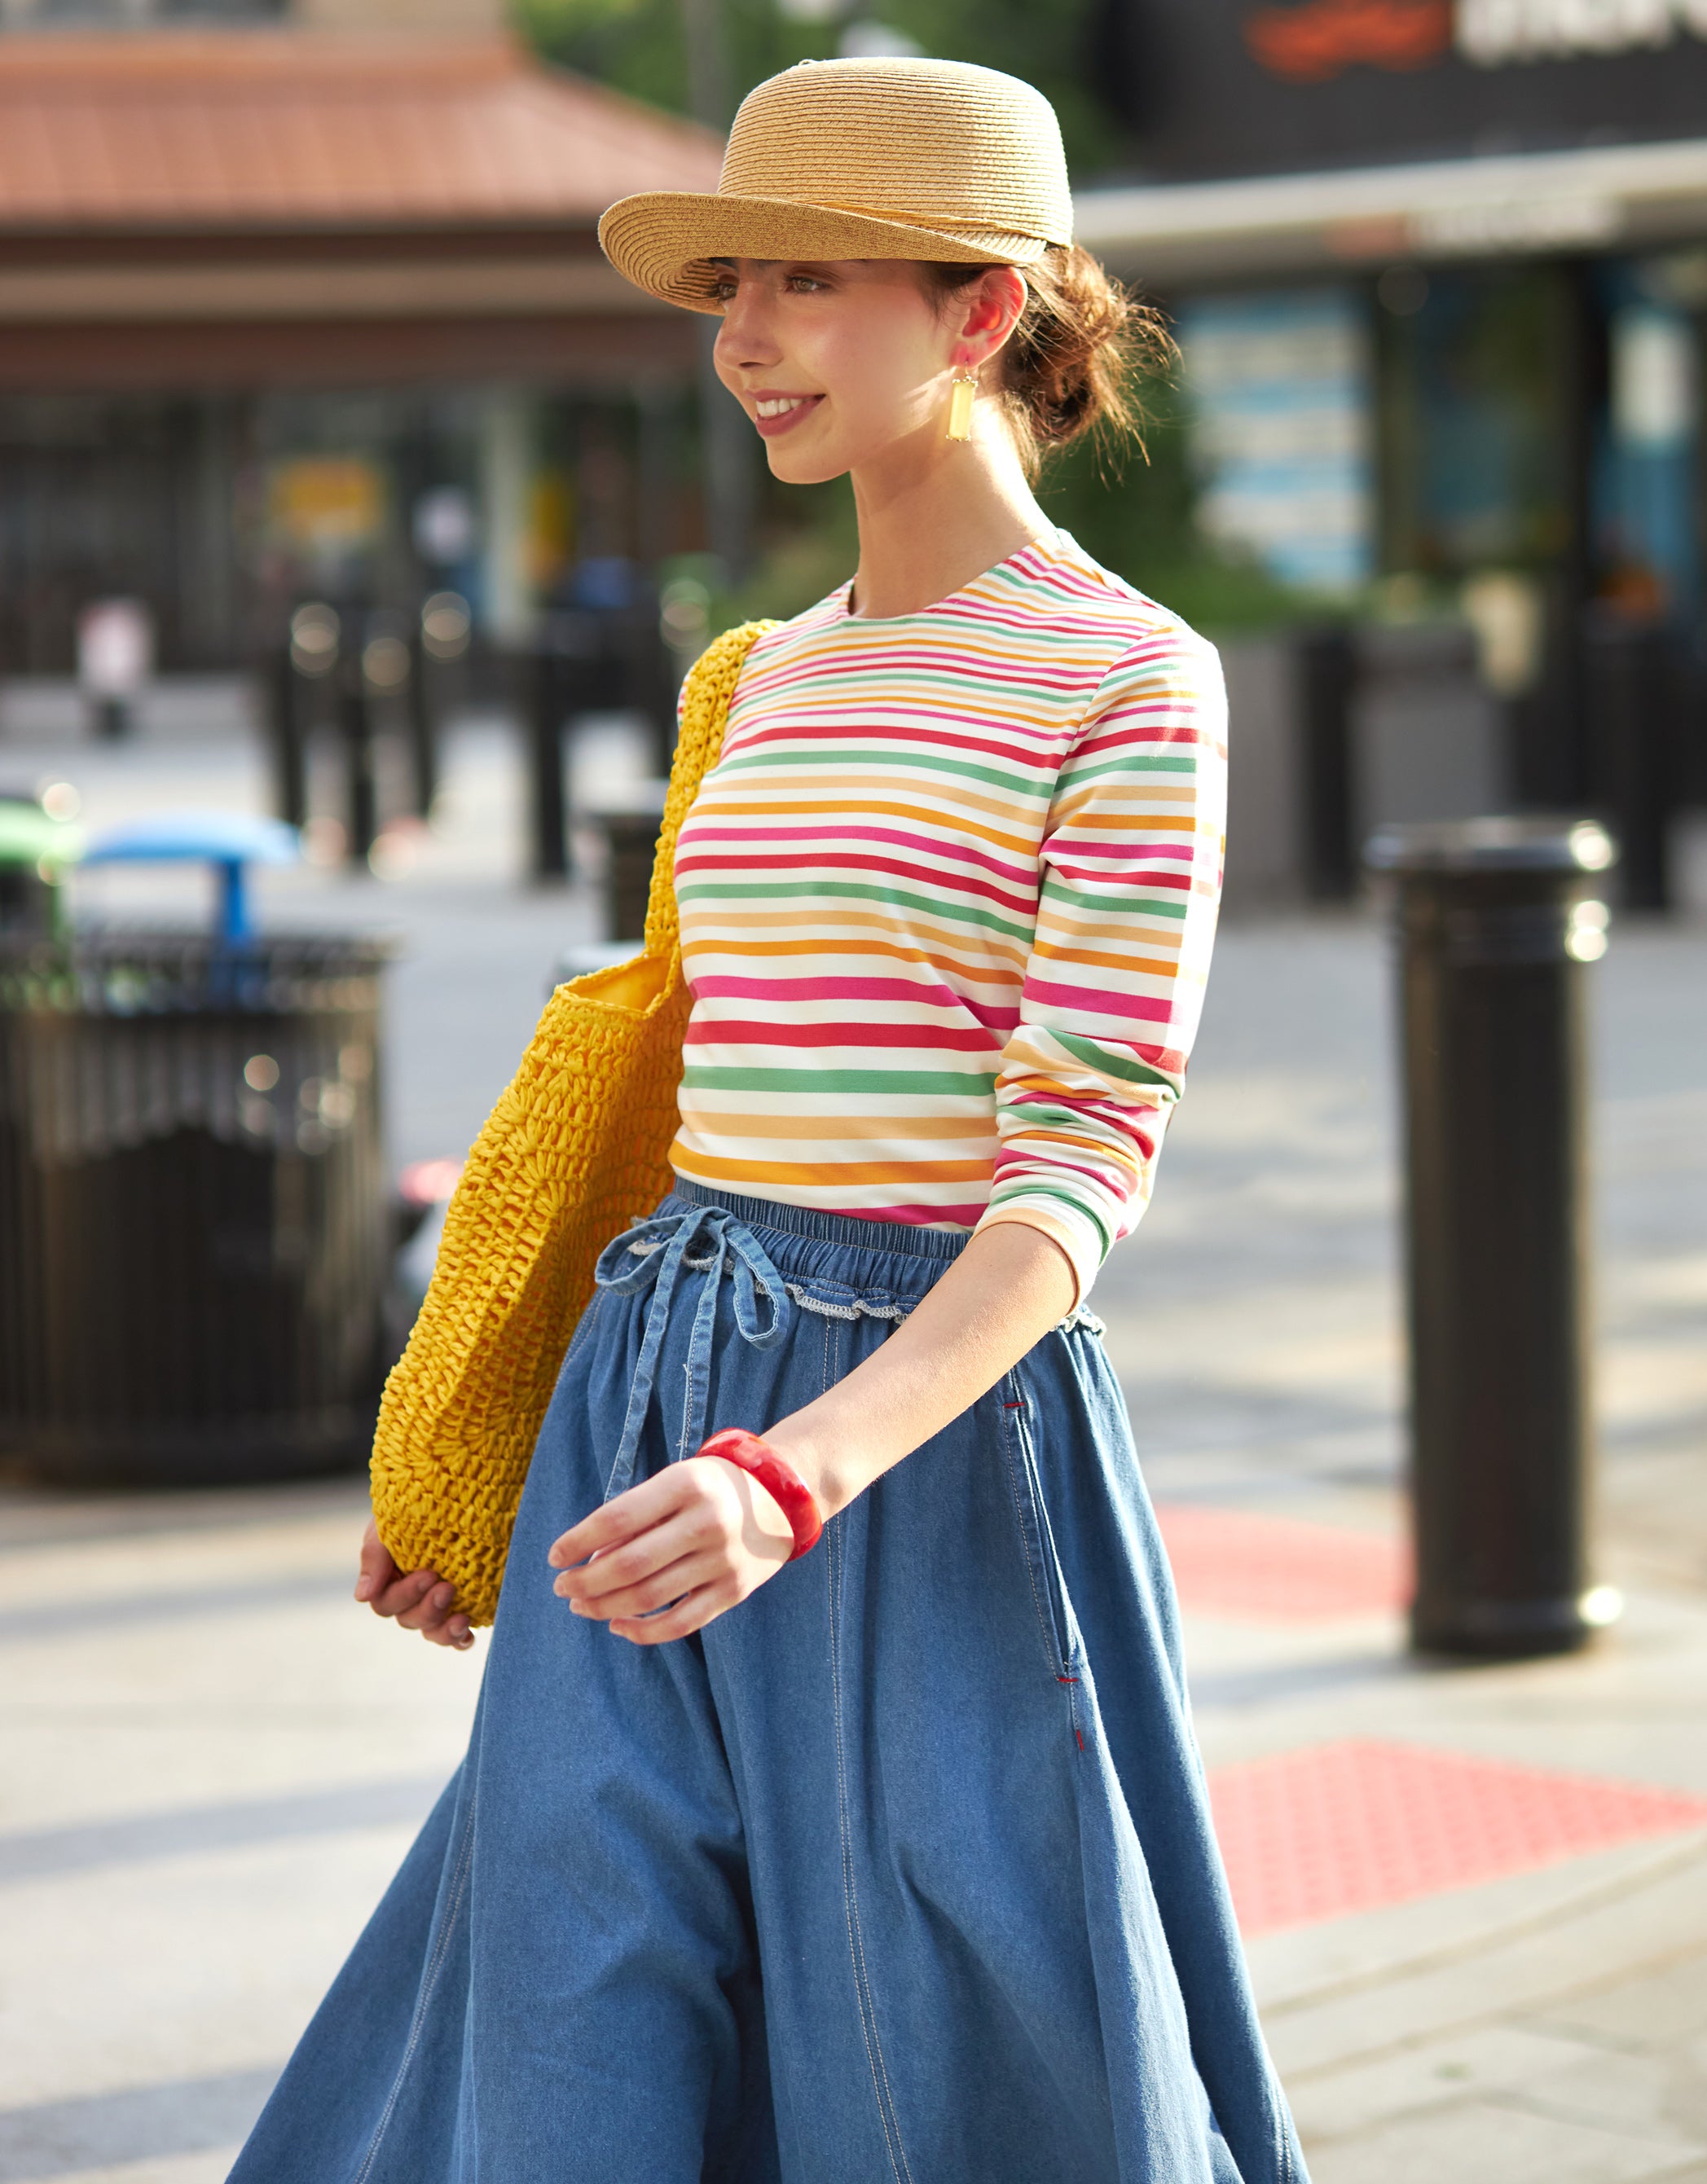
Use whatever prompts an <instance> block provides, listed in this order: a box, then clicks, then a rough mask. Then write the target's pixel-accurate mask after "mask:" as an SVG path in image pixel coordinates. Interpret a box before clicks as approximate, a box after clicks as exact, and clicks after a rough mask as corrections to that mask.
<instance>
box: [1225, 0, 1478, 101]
mask: <svg viewBox="0 0 1707 2184" xmlns="http://www.w3.org/2000/svg"><path fill="white" fill-rule="evenodd" d="M1245 42H1246V44H1247V46H1248V47H1250V49H1251V52H1252V54H1253V55H1254V57H1255V58H1256V59H1257V60H1258V61H1259V62H1260V63H1261V64H1262V65H1263V67H1264V68H1265V69H1267V70H1269V73H1270V75H1278V76H1284V77H1285V78H1286V80H1287V81H1288V82H1291V83H1325V82H1326V81H1328V80H1329V78H1330V76H1336V75H1342V74H1343V72H1344V71H1345V70H1347V69H1348V68H1356V67H1358V66H1359V65H1361V66H1363V67H1365V68H1381V69H1418V68H1426V67H1427V66H1428V64H1429V63H1430V62H1431V61H1433V60H1438V59H1439V58H1440V57H1441V55H1442V53H1448V52H1449V51H1450V50H1451V47H1452V0H1302V4H1301V5H1299V6H1297V7H1291V8H1259V9H1258V12H1257V13H1256V14H1254V15H1250V16H1247V18H1246V20H1245Z"/></svg>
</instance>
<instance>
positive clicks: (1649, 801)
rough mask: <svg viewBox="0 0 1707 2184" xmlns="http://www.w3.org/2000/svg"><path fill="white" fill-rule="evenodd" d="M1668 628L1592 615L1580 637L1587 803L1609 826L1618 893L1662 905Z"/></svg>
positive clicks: (1670, 764)
mask: <svg viewBox="0 0 1707 2184" xmlns="http://www.w3.org/2000/svg"><path fill="white" fill-rule="evenodd" d="M1676 650H1677V648H1676V642H1675V639H1674V638H1673V635H1672V633H1671V631H1669V630H1667V629H1665V628H1662V627H1655V626H1654V625H1651V624H1641V623H1632V622H1631V621H1627V620H1624V619H1622V618H1621V617H1619V616H1615V615H1610V614H1606V613H1601V614H1598V615H1596V616H1593V618H1592V619H1591V620H1590V622H1589V625H1588V627H1587V630H1586V631H1585V632H1584V637H1583V670H1584V710H1585V712H1586V714H1587V727H1588V753H1589V791H1590V797H1591V800H1592V802H1593V805H1595V806H1596V808H1598V810H1600V811H1604V812H1605V813H1606V815H1607V816H1608V817H1609V820H1610V821H1611V823H1612V825H1613V826H1614V827H1615V828H1616V829H1617V832H1618V839H1619V843H1620V845H1621V848H1622V850H1623V852H1624V854H1623V857H1622V859H1621V875H1620V876H1621V879H1622V881H1623V887H1622V889H1621V894H1622V898H1623V900H1624V903H1625V905H1626V907H1627V908H1629V909H1631V910H1669V909H1670V908H1671V900H1672V893H1673V888H1672V874H1671V823H1672V821H1673V819H1674V817H1675V816H1676V807H1677V805H1678V802H1679V800H1680V799H1679V798H1678V795H1677V783H1676V774H1677V772H1678V771H1679V769H1678V766H1677V765H1676V755H1677V754H1676V746H1677V744H1678V743H1679V741H1680V738H1679V735H1678V728H1679V725H1680V723H1679V715H1680V712H1681V710H1682V706H1681V704H1680V698H1681V693H1680V689H1679V684H1680V682H1681V680H1682V673H1681V669H1682V663H1681V661H1680V660H1678V659H1677V657H1676Z"/></svg>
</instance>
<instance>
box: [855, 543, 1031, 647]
mask: <svg viewBox="0 0 1707 2184" xmlns="http://www.w3.org/2000/svg"><path fill="white" fill-rule="evenodd" d="M1066 537H1067V533H1066V532H1064V531H1063V530H1062V528H1061V527H1060V526H1059V525H1058V524H1052V526H1050V528H1049V529H1048V530H1047V531H1040V532H1038V533H1037V535H1036V537H1035V538H1028V539H1027V540H1026V542H1025V543H1024V545H1023V546H1016V547H1015V548H1014V549H1013V551H1012V553H1011V554H1003V555H1002V557H1001V560H999V561H992V562H991V563H990V566H989V567H988V568H987V569H980V570H979V572H978V574H977V575H976V576H975V577H968V579H967V581H966V582H964V583H963V584H962V585H961V586H960V587H959V588H958V589H957V590H956V591H952V592H946V593H944V594H943V596H942V598H941V599H933V600H932V601H931V603H930V604H929V606H925V607H914V608H912V610H911V611H910V612H908V613H906V614H898V615H856V614H855V613H854V612H853V611H852V604H851V603H852V599H853V588H854V579H853V578H852V577H849V578H848V579H847V581H846V582H845V583H844V584H843V585H842V586H841V588H840V590H838V591H834V592H832V593H831V594H830V597H831V598H832V599H834V601H835V604H836V621H837V623H838V624H839V625H840V624H844V623H845V624H846V625H847V627H850V628H852V629H890V628H893V627H895V624H896V623H898V622H904V621H920V620H921V619H922V618H923V616H926V615H935V614H943V613H945V612H946V611H947V610H950V609H951V608H952V607H954V606H955V605H956V604H957V603H958V602H959V601H960V600H962V599H966V598H968V597H969V596H970V594H971V593H973V592H975V591H976V590H977V589H978V588H979V585H980V584H987V583H988V582H990V578H991V577H996V576H1000V575H1001V571H1003V570H1004V569H1007V568H1011V567H1012V565H1013V564H1014V563H1015V562H1016V561H1018V560H1019V559H1020V557H1021V556H1022V555H1023V554H1029V553H1032V552H1033V551H1035V549H1037V548H1038V547H1040V546H1042V547H1050V546H1059V545H1060V544H1061V543H1062V542H1063V540H1064V539H1065V538H1066Z"/></svg>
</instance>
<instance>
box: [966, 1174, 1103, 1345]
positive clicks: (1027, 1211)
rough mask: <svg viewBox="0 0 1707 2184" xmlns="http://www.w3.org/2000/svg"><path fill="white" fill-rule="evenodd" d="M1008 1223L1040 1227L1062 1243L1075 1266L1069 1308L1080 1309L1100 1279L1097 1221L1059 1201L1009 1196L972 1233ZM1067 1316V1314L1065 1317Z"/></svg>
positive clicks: (1099, 1239)
mask: <svg viewBox="0 0 1707 2184" xmlns="http://www.w3.org/2000/svg"><path fill="white" fill-rule="evenodd" d="M1003 1223H1018V1225H1019V1226H1020V1227H1021V1228H1024V1229H1040V1230H1041V1232H1042V1233H1043V1234H1044V1235H1046V1237H1047V1238H1048V1239H1049V1240H1050V1242H1051V1243H1052V1244H1057V1245H1060V1247H1061V1250H1062V1251H1063V1254H1064V1255H1065V1256H1066V1260H1067V1263H1068V1266H1069V1267H1070V1268H1072V1269H1073V1301H1072V1303H1071V1304H1070V1305H1069V1306H1068V1312H1077V1311H1078V1309H1079V1306H1080V1305H1081V1304H1083V1303H1084V1301H1085V1297H1086V1296H1087V1295H1088V1294H1089V1293H1090V1289H1091V1283H1092V1282H1093V1281H1094V1280H1095V1279H1096V1269H1097V1268H1099V1267H1100V1266H1101V1265H1102V1259H1103V1242H1102V1233H1101V1231H1100V1230H1099V1229H1097V1227H1096V1223H1094V1222H1092V1221H1091V1220H1089V1219H1085V1218H1078V1219H1075V1217H1074V1215H1073V1214H1072V1213H1071V1212H1068V1210H1067V1209H1066V1208H1065V1207H1063V1206H1061V1205H1060V1204H1059V1203H1057V1202H1050V1203H1046V1204H1039V1203H1038V1202H1037V1201H1035V1200H1033V1199H1025V1198H1007V1199H1004V1200H1002V1201H1001V1204H1000V1205H997V1206H991V1207H990V1210H989V1211H988V1212H986V1213H985V1214H983V1215H981V1216H980V1217H979V1222H978V1226H977V1227H976V1228H975V1229H973V1232H972V1233H973V1235H974V1236H976V1235H977V1234H979V1232H980V1231H981V1230H983V1229H995V1228H998V1227H1000V1226H1001V1225H1002V1224H1003ZM1065 1316H1066V1315H1065V1314H1063V1318H1064V1317H1065Z"/></svg>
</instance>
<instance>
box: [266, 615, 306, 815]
mask: <svg viewBox="0 0 1707 2184" xmlns="http://www.w3.org/2000/svg"><path fill="white" fill-rule="evenodd" d="M299 679H300V678H299V677H298V673H297V667H296V662H295V660H293V658H292V656H291V648H290V646H289V645H288V644H282V645H281V646H280V647H279V648H278V650H277V651H276V653H275V654H274V655H273V658H272V662H271V673H270V674H269V676H268V677H267V688H266V699H267V710H268V721H267V725H268V727H270V728H271V732H272V747H273V769H274V789H275V794H276V797H277V799H278V814H279V816H280V818H281V819H283V820H285V821H287V822H288V824H289V825H291V826H293V827H301V826H303V825H304V824H305V823H306V822H307V819H308V758H307V745H306V740H305V738H304V734H303V721H302V706H301V695H300V689H299Z"/></svg>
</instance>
